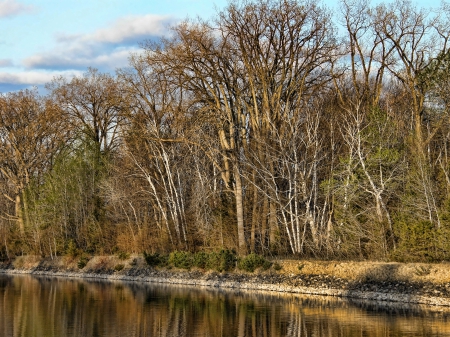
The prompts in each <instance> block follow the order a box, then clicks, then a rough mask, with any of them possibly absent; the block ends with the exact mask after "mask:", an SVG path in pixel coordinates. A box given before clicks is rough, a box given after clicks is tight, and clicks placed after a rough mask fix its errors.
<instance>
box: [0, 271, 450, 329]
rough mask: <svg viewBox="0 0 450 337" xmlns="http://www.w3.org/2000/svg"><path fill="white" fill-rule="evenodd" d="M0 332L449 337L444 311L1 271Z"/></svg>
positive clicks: (447, 311) (448, 316)
mask: <svg viewBox="0 0 450 337" xmlns="http://www.w3.org/2000/svg"><path fill="white" fill-rule="evenodd" d="M0 336H4V337H9V336H11V337H13V336H14V337H22V336H23V337H25V336H26V337H32V336H33V337H34V336H36V337H38V336H45V337H52V336H55V337H56V336H58V337H59V336H108V337H109V336H118V337H128V336H129V337H135V336H136V337H137V336H205V337H206V336H208V337H215V336H225V337H228V336H230V337H234V336H252V337H253V336H254V337H256V336H261V337H266V336H267V337H268V336H297V337H300V336H305V337H306V336H311V337H320V336H327V337H331V336H346V337H353V336H355V337H356V336H366V337H370V336H374V337H375V336H377V337H378V336H383V337H385V336H390V337H391V336H450V309H449V308H444V307H442V308H439V307H430V308H428V309H427V308H425V309H424V308H423V307H421V308H419V307H415V306H407V305H402V304H398V303H397V304H387V303H374V302H363V301H356V300H355V301H349V300H343V299H339V298H332V297H320V296H300V295H292V294H274V293H272V294H271V293H263V292H252V291H245V292H237V291H230V290H220V289H215V288H202V289H197V288H194V287H187V286H173V285H161V284H141V283H132V282H129V283H127V282H118V281H117V282H110V281H95V280H86V279H84V280H82V279H65V278H51V277H35V276H31V275H17V276H11V275H0Z"/></svg>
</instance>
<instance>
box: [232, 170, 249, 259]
mask: <svg viewBox="0 0 450 337" xmlns="http://www.w3.org/2000/svg"><path fill="white" fill-rule="evenodd" d="M234 180H235V185H234V193H235V196H236V219H237V230H238V247H239V254H240V255H245V254H247V245H246V243H245V228H244V204H243V196H242V178H241V173H240V172H239V168H238V167H237V165H236V166H235V169H234Z"/></svg>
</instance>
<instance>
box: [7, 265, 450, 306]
mask: <svg viewBox="0 0 450 337" xmlns="http://www.w3.org/2000/svg"><path fill="white" fill-rule="evenodd" d="M278 264H279V265H280V267H281V268H280V269H279V270H274V269H272V268H271V269H269V270H267V271H256V272H255V273H245V272H241V271H236V272H229V273H219V272H215V271H202V270H190V271H185V270H176V269H159V268H158V269H156V268H150V267H148V266H147V265H146V264H145V261H144V260H143V258H142V257H130V258H128V259H126V260H120V259H118V258H117V257H114V256H103V257H94V258H92V259H91V260H90V261H89V262H88V263H87V264H86V266H84V267H83V268H81V269H79V268H78V267H77V264H76V261H74V260H71V259H69V258H67V257H61V258H55V259H40V258H37V257H19V258H17V259H16V260H15V261H13V262H4V263H0V273H4V274H32V275H47V276H58V277H72V278H95V279H109V280H124V281H137V282H154V283H166V284H185V285H192V286H197V287H216V288H232V289H239V290H241V289H242V290H264V291H275V292H282V293H297V294H310V295H326V296H337V297H345V298H357V299H364V300H372V301H392V302H403V303H409V304H422V305H433V306H450V268H449V267H450V265H449V264H401V263H382V262H329V261H326V262H325V261H293V260H286V261H278Z"/></svg>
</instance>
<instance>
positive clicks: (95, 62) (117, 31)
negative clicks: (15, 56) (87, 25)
mask: <svg viewBox="0 0 450 337" xmlns="http://www.w3.org/2000/svg"><path fill="white" fill-rule="evenodd" d="M174 22H175V20H174V19H173V18H171V17H169V16H157V15H151V14H148V15H142V16H127V17H123V18H120V19H119V20H117V21H115V22H114V23H113V24H112V25H111V26H110V27H108V28H102V29H99V30H97V31H95V32H93V33H91V34H84V35H81V34H80V35H60V36H58V37H57V40H56V42H57V46H56V48H55V49H53V50H50V51H48V52H45V53H40V54H36V55H33V56H31V57H29V58H27V59H25V60H24V61H23V64H24V66H25V67H27V68H29V69H40V68H41V69H42V68H44V69H85V68H87V67H96V68H99V69H106V68H108V69H110V70H113V69H115V68H118V67H124V66H126V65H127V64H128V57H129V56H130V52H134V51H136V50H137V48H138V43H139V42H143V41H144V40H145V39H151V38H159V37H161V36H164V35H168V34H169V32H170V30H169V25H171V24H172V23H174Z"/></svg>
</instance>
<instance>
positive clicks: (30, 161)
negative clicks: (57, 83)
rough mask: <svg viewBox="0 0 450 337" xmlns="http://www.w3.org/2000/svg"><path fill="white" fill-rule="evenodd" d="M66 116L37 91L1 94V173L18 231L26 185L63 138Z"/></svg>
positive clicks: (24, 212) (23, 221)
mask: <svg viewBox="0 0 450 337" xmlns="http://www.w3.org/2000/svg"><path fill="white" fill-rule="evenodd" d="M66 130H67V127H66V125H65V120H64V119H63V118H61V110H60V109H59V107H58V106H57V105H55V104H54V102H53V101H51V100H49V99H46V98H43V97H40V96H38V94H37V92H36V91H29V90H25V91H20V92H16V93H9V94H4V95H2V96H1V97H0V144H1V145H0V173H1V176H2V178H3V179H6V180H7V182H6V183H7V184H9V185H10V186H11V189H10V191H11V194H5V195H4V196H5V197H6V198H7V199H8V200H10V201H11V202H13V203H14V204H15V214H13V215H11V214H7V216H10V217H11V216H12V217H14V219H16V221H17V224H18V226H19V229H20V232H21V233H22V234H24V233H25V227H26V223H27V222H28V219H27V217H28V213H27V212H28V205H27V198H26V195H25V193H24V192H25V189H26V187H27V186H28V185H29V183H30V181H31V180H33V179H36V180H38V181H39V179H40V177H41V175H42V173H43V172H45V171H46V170H48V169H50V167H51V161H52V159H53V157H54V156H55V154H56V153H57V151H58V150H59V149H60V146H61V145H62V144H64V142H65V140H66V135H67V134H66Z"/></svg>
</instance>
